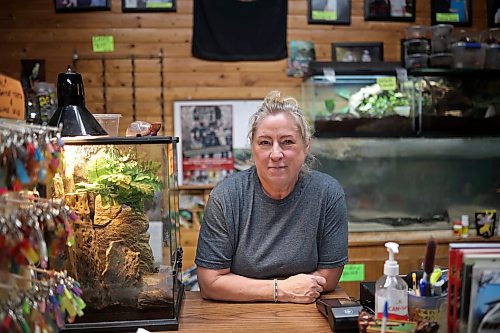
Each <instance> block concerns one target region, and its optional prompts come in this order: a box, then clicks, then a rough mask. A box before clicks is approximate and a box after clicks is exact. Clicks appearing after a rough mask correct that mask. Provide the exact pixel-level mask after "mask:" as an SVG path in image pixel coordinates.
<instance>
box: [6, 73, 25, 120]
mask: <svg viewBox="0 0 500 333" xmlns="http://www.w3.org/2000/svg"><path fill="white" fill-rule="evenodd" d="M25 110H26V106H25V104H24V93H23V87H22V86H21V82H19V81H18V80H15V79H13V78H11V77H8V76H5V75H2V74H0V117H1V118H10V119H24V117H25V114H26V112H25Z"/></svg>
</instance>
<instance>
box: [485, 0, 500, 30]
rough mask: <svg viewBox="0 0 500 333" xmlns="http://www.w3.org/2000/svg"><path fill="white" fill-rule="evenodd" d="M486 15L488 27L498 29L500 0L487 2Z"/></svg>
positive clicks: (499, 24)
mask: <svg viewBox="0 0 500 333" xmlns="http://www.w3.org/2000/svg"><path fill="white" fill-rule="evenodd" d="M487 15H488V26H489V27H491V28H498V27H500V0H488V7H487Z"/></svg>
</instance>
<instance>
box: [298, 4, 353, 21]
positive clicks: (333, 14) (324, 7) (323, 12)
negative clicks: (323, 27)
mask: <svg viewBox="0 0 500 333" xmlns="http://www.w3.org/2000/svg"><path fill="white" fill-rule="evenodd" d="M307 13H308V16H307V22H308V23H309V24H350V23H351V0H309V1H308V2H307Z"/></svg>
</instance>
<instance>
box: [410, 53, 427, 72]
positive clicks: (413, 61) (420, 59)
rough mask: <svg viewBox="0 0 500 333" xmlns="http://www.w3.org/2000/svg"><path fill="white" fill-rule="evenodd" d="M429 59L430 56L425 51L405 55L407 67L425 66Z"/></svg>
mask: <svg viewBox="0 0 500 333" xmlns="http://www.w3.org/2000/svg"><path fill="white" fill-rule="evenodd" d="M428 60H429V56H428V55H427V54H425V53H417V54H411V55H407V56H406V57H405V66H406V68H425V67H427V62H428Z"/></svg>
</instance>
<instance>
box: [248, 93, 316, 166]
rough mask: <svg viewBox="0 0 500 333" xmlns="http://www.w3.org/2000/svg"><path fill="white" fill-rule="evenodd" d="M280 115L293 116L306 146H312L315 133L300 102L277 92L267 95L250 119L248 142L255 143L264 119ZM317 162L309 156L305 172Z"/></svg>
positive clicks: (309, 154)
mask: <svg viewBox="0 0 500 333" xmlns="http://www.w3.org/2000/svg"><path fill="white" fill-rule="evenodd" d="M279 113H285V114H289V115H290V116H292V118H293V119H294V121H295V124H296V125H297V127H298V128H299V132H300V136H301V138H302V141H303V142H304V144H305V145H308V144H310V142H311V139H312V136H313V131H312V129H311V126H310V125H309V122H308V121H307V119H306V117H305V116H304V112H303V111H302V108H301V106H300V105H299V102H297V100H296V99H295V98H293V97H281V93H280V92H279V91H277V90H273V91H271V92H269V93H268V94H267V96H266V97H265V98H264V102H263V103H262V105H261V106H260V108H259V109H258V110H257V111H256V112H255V113H254V114H253V115H252V116H251V117H250V121H249V131H248V140H249V141H250V143H252V142H253V136H254V134H255V132H256V131H257V127H258V126H259V124H260V122H261V121H262V119H264V118H265V117H267V116H269V115H276V114H279ZM314 160H315V158H314V156H313V155H312V154H311V153H310V150H309V153H308V154H307V156H306V160H305V165H304V167H303V169H304V171H306V170H308V169H309V167H310V166H311V165H312V163H313V161H314Z"/></svg>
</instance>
